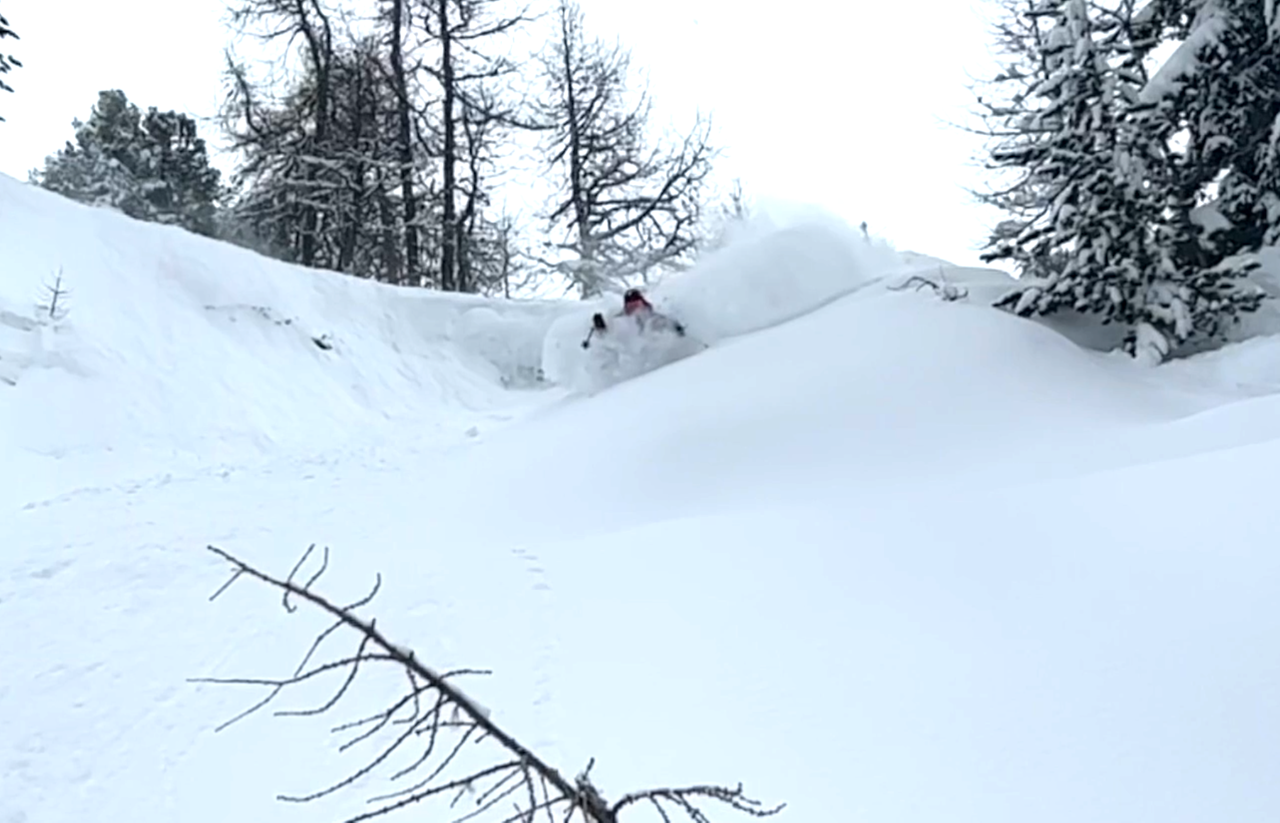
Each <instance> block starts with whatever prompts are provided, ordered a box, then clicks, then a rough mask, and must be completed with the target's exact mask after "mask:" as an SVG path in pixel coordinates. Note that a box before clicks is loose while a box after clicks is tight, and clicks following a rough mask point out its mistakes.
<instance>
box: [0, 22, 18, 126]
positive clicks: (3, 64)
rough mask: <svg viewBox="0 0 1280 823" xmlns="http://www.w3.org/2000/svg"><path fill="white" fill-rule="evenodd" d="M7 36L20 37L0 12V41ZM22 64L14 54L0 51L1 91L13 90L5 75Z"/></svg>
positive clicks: (0, 120)
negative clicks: (5, 79)
mask: <svg viewBox="0 0 1280 823" xmlns="http://www.w3.org/2000/svg"><path fill="white" fill-rule="evenodd" d="M6 37H12V38H13V39H14V40H17V39H18V35H17V32H15V31H14V30H13V29H11V28H10V27H9V21H8V20H6V19H5V18H4V15H3V14H0V42H3V41H4V39H5V38H6ZM21 66H22V63H20V62H19V61H18V60H17V58H15V57H14V56H13V55H11V54H5V53H4V52H0V91H8V92H12V91H13V87H12V86H10V85H9V84H8V83H6V82H5V81H4V75H6V74H8V73H9V72H11V71H13V69H15V68H20V67H21ZM0 122H4V118H3V117H0Z"/></svg>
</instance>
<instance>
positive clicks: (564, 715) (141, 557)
mask: <svg viewBox="0 0 1280 823" xmlns="http://www.w3.org/2000/svg"><path fill="white" fill-rule="evenodd" d="M0 248H4V249H5V253H4V254H3V255H0V375H3V376H4V378H5V379H4V382H0V434H2V435H3V436H2V437H0V466H4V468H5V471H4V472H3V473H0V477H3V480H0V823H19V821H22V823H26V822H27V821H32V822H34V821H42V823H43V821H54V823H63V821H66V822H67V823H70V822H71V821H75V822H76V823H81V821H84V820H87V819H92V820H98V821H117V820H121V821H123V820H128V821H130V823H149V821H153V820H154V821H157V823H159V822H160V821H164V822H165V823H169V821H172V820H174V819H182V820H184V821H192V823H202V821H210V823H213V821H225V820H234V819H266V818H268V817H269V818H270V819H273V820H303V821H321V820H332V819H341V818H340V817H338V816H339V815H342V814H354V813H357V812H359V811H363V810H364V806H363V801H364V800H365V799H366V798H367V797H368V796H370V795H372V794H377V793H379V792H380V791H381V790H383V789H384V787H385V786H384V783H383V782H381V781H380V780H379V779H375V780H373V781H367V782H365V783H363V784H361V785H359V786H357V787H355V788H353V789H352V791H351V792H349V793H345V794H340V795H337V796H335V797H334V798H331V799H330V800H329V801H327V802H324V803H320V804H316V805H303V806H298V805H290V804H281V803H279V802H277V801H276V800H275V799H274V797H275V795H276V794H278V793H280V792H299V791H301V792H305V791H308V790H312V789H316V788H320V787H321V786H323V785H324V784H325V783H326V782H327V780H328V778H332V777H337V776H341V775H342V774H343V773H344V767H345V766H348V765H350V764H349V762H348V757H347V756H343V755H339V754H338V753H337V752H336V743H337V741H336V740H334V739H332V738H331V737H330V736H329V735H328V734H327V731H328V728H329V727H330V726H331V725H332V722H329V721H327V720H325V719H316V718H310V719H308V718H280V719H272V718H270V717H267V716H265V715H264V716H261V717H256V718H253V719H251V720H249V721H246V722H245V723H243V724H241V725H238V726H235V727H232V728H231V729H229V730H227V731H225V732H222V733H219V734H215V733H214V732H213V729H214V727H215V726H217V725H218V724H219V723H220V722H222V721H224V720H226V719H227V718H229V717H230V716H232V715H234V714H235V713H236V712H237V711H239V710H240V709H242V708H244V707H245V706H246V705H248V704H249V703H251V702H252V700H253V696H254V695H252V694H247V693H242V692H238V691H234V690H225V689H218V688H211V687H208V686H196V685H193V684H190V683H188V682H187V679H188V678H191V677H199V676H210V675H213V676H233V675H241V674H243V675H252V676H264V675H265V676H272V675H278V674H281V673H284V672H286V671H288V670H291V669H292V666H293V663H294V661H295V659H296V657H297V655H299V654H300V653H301V652H302V651H304V650H305V647H306V645H307V644H308V642H309V639H310V636H311V633H312V632H313V631H314V630H315V629H316V628H317V626H318V625H319V624H317V623H316V622H315V621H314V620H310V619H309V618H308V617H307V616H306V615H305V613H299V614H297V615H291V616H287V615H285V614H283V613H281V612H280V611H279V600H278V598H275V597H273V596H272V595H271V593H270V592H268V591H266V590H258V589H254V588H253V587H252V586H251V585H249V584H247V583H242V584H237V586H235V587H233V588H232V589H230V590H229V591H228V592H227V594H226V595H225V596H224V597H223V598H221V599H219V600H218V601H217V602H216V603H213V604H210V603H209V602H207V599H208V596H209V594H211V593H212V592H213V591H214V590H215V589H216V588H217V587H218V586H219V585H220V584H221V583H222V582H223V580H224V579H225V574H224V569H223V568H222V567H221V566H220V565H219V564H218V563H217V562H216V561H215V559H214V558H212V557H210V556H209V555H208V553H207V552H205V551H204V546H205V545H206V544H208V543H215V544H218V545H220V546H222V547H223V548H226V549H228V550H230V551H233V552H235V553H236V554H238V555H241V556H243V557H245V558H246V559H248V560H251V561H253V562H255V563H257V564H260V565H262V566H263V567H264V568H267V569H268V570H270V571H273V572H277V573H285V572H287V571H288V569H289V568H290V567H291V566H292V565H293V563H294V562H295V561H296V559H297V557H298V556H299V554H300V553H301V551H302V550H303V549H304V548H305V547H306V546H307V545H309V544H310V543H312V542H317V543H322V544H326V545H328V546H330V547H331V548H332V549H333V558H332V565H333V568H332V570H331V572H330V576H329V577H328V578H326V580H327V585H328V586H329V587H330V588H329V590H328V591H329V593H330V594H332V595H333V596H334V597H335V598H336V599H339V600H347V599H350V598H353V597H357V596H359V595H360V594H362V593H363V592H364V591H365V589H366V587H367V585H368V583H369V582H370V581H371V579H372V577H373V575H374V574H375V572H381V573H383V575H384V576H385V581H386V582H385V586H384V590H383V592H382V594H381V595H380V597H379V600H378V601H377V602H376V608H375V613H376V614H377V615H378V617H379V626H380V627H382V628H383V629H384V631H386V632H387V633H388V634H390V635H391V636H393V637H395V638H396V639H398V640H399V641H400V642H403V643H406V644H409V645H411V646H413V647H414V648H416V649H417V651H418V652H419V654H420V655H422V656H423V657H424V658H425V659H428V660H430V661H432V662H433V663H435V665H437V666H439V667H442V668H447V667H450V666H454V665H466V666H482V667H488V668H492V669H494V671H495V674H494V675H493V676H492V677H490V678H488V679H486V680H483V681H479V682H477V684H476V685H474V686H473V687H472V691H473V693H474V695H475V696H476V697H477V698H478V699H479V700H480V701H481V702H483V703H484V704H485V705H487V706H489V707H490V708H491V709H492V710H493V713H494V717H495V718H496V719H497V720H499V722H501V723H503V724H504V725H506V726H508V727H509V728H510V729H511V730H513V731H514V732H516V733H517V734H518V735H520V736H521V737H522V738H524V739H526V740H527V741H528V742H529V743H530V745H532V746H534V747H535V748H537V749H538V751H539V752H541V753H543V754H544V755H545V756H546V757H547V758H548V759H550V760H552V761H553V762H556V763H557V764H559V765H560V767H561V768H562V769H564V770H565V771H566V772H574V771H576V770H577V769H579V768H581V767H582V766H583V765H584V764H585V763H586V761H587V759H588V758H589V757H592V756H594V757H596V758H597V760H598V764H597V766H596V769H595V771H594V772H593V774H594V775H595V776H596V778H597V782H598V784H599V785H600V786H601V788H602V789H603V790H604V791H606V792H607V793H608V794H610V795H614V796H616V795H617V794H619V793H621V792H623V791H627V790H631V789H635V788H640V787H644V786H647V785H651V784H671V783H677V784H686V783H691V782H702V781H719V782H727V783H735V782H737V781H738V780H743V781H746V782H747V784H748V788H749V789H750V790H752V792H753V793H754V794H757V795H760V796H763V797H764V798H765V799H768V800H786V801H787V802H788V803H789V807H788V810H787V811H786V812H784V819H788V820H795V821H800V820H803V821H806V822H807V823H808V822H809V821H832V822H833V823H835V821H840V822H841V823H843V822H844V821H847V820H849V819H851V818H852V819H857V820H861V821H868V822H869V823H934V822H935V821H937V823H942V822H943V821H946V822H947V823H957V821H959V822H960V823H966V822H967V821H973V822H974V823H977V822H978V821H981V823H1014V821H1017V823H1028V821H1034V823H1059V821H1061V822H1062V823H1066V821H1071V823H1078V821H1081V820H1088V821H1091V823H1138V821H1142V823H1146V821H1151V820H1160V821H1162V823H1182V822H1183V821H1185V822H1186V823H1191V821H1196V822H1197V823H1199V822H1200V821H1209V820H1215V821H1216V820H1231V821H1233V822H1236V823H1253V821H1258V822H1259V823H1261V821H1267V822H1268V823H1270V822H1271V821H1274V820H1276V819H1278V818H1280V782H1278V781H1276V780H1275V779H1274V775H1275V774H1276V773H1278V772H1280V738H1278V737H1277V735H1276V734H1275V731H1276V730H1277V729H1280V701H1277V699H1276V695H1277V694H1280V652H1277V651H1276V643H1275V638H1276V637H1277V635H1278V634H1280V601H1277V599H1276V597H1275V592H1276V590H1277V587H1278V586H1280V552H1277V551H1276V545H1277V542H1278V540H1277V538H1280V507H1276V506H1275V505H1274V501H1273V498H1274V489H1275V488H1276V481H1277V479H1280V477H1278V475H1280V469H1278V468H1277V466H1280V394H1278V393H1277V392H1278V391H1280V345H1277V342H1276V341H1275V340H1274V339H1256V340H1252V341H1249V342H1248V343H1245V344H1241V345H1236V346H1231V347H1228V348H1227V349H1224V350H1222V351H1219V352H1215V353H1213V354H1211V355H1205V356H1202V357H1200V358H1195V359H1192V360H1190V361H1186V362H1182V363H1176V364H1171V365H1170V366H1165V367H1161V368H1159V369H1154V370H1152V369H1143V368H1139V367H1137V366H1134V365H1133V364H1131V363H1128V362H1126V361H1124V360H1123V359H1120V358H1115V357H1109V356H1104V355H1100V354H1096V353H1091V352H1086V351H1083V350H1081V349H1080V348H1079V347H1077V346H1076V345H1075V344H1074V343H1072V342H1070V341H1069V340H1068V339H1067V338H1066V337H1063V336H1062V335H1060V334H1059V333H1058V332H1056V331H1053V330H1051V329H1048V328H1046V327H1044V326H1042V325H1038V324H1035V323H1032V322H1028V321H1025V320H1021V319H1017V318H1013V317H1010V316H1007V315H1005V314H1001V313H999V312H995V311H993V310H990V309H988V308H986V301H985V298H983V295H985V294H986V292H987V291H990V290H992V289H994V288H997V287H998V285H999V283H1000V282H1001V281H1000V280H999V278H1000V277H1002V276H1001V275H997V274H993V273H991V272H981V271H967V270H959V269H951V268H948V267H945V265H942V264H940V263H939V261H936V260H932V259H929V258H924V257H920V256H913V257H908V256H899V255H895V254H894V253H892V251H891V250H889V249H887V248H885V247H882V246H880V245H877V244H868V243H866V242H865V241H864V240H863V239H862V238H861V237H860V235H859V234H858V233H857V232H856V231H851V230H849V229H848V228H847V227H844V226H841V225H838V224H834V223H832V222H830V221H828V220H826V219H825V218H819V217H814V216H805V217H804V218H803V219H797V220H792V221H791V222H790V223H787V224H786V225H768V224H758V225H754V226H751V227H748V228H746V229H744V231H743V235H742V236H741V237H737V238H735V239H734V241H733V242H732V244H731V245H730V246H729V247H728V248H726V249H724V250H723V251H722V252H720V253H718V254H717V255H715V256H713V257H711V258H710V259H708V260H707V261H706V263H705V264H704V265H702V266H700V267H699V268H697V269H695V270H693V271H691V272H689V273H687V274H685V275H683V276H682V277H680V278H678V279H673V280H672V281H670V282H669V283H665V284H663V285H662V286H660V287H658V288H657V289H656V290H655V299H656V301H657V302H658V303H659V305H660V307H664V308H667V309H669V310H671V311H673V312H677V313H679V314H680V316H681V317H682V318H684V319H685V320H686V321H687V322H688V323H689V325H690V327H691V328H693V329H695V330H697V331H698V332H699V333H700V334H702V335H703V336H705V337H706V338H708V339H709V340H711V341H712V342H713V343H714V344H715V345H713V347H712V348H711V349H710V350H708V351H706V352H705V353H703V354H700V355H697V356H695V357H692V358H689V359H686V360H682V361H680V362H677V363H674V364H672V365H670V366H667V367H664V368H662V369H660V370H658V371H655V372H652V373H650V374H647V375H644V376H642V377H640V378H637V379H635V380H632V381H629V382H625V383H622V384H619V385H616V386H613V387H611V388H608V389H606V390H604V391H601V392H598V393H596V394H593V395H590V396H581V395H576V394H573V393H570V392H567V391H565V389H564V388H563V387H560V386H556V385H552V383H549V382H547V381H542V382H539V381H538V380H536V379H535V377H536V375H537V373H538V370H539V369H541V370H542V372H543V374H544V375H545V376H546V377H548V379H549V380H550V381H552V382H554V381H556V380H558V379H563V378H564V376H565V375H566V374H569V373H571V372H572V371H573V369H574V368H575V364H574V358H575V357H580V356H581V353H580V352H581V350H580V349H579V348H578V347H577V345H576V341H577V340H578V339H580V338H579V335H580V334H581V332H582V329H583V327H584V321H585V318H586V317H587V316H589V314H590V312H591V311H592V310H594V309H595V308H596V307H595V306H588V305H583V304H579V303H569V302H556V301H549V302H543V303H533V304H527V303H520V302H495V301H484V300H479V299H467V298H457V297H448V296H442V295H437V294H427V293H418V292H411V291H404V290H397V289H390V288H384V287H379V286H376V285H374V284H370V283H364V282H357V281H353V280H349V279H344V278H342V277H339V276H336V275H329V274H322V273H315V272H309V271H304V270H301V269H296V268H291V267H287V266H282V265H280V264H278V263H273V262H270V261H265V260H262V259H260V258H258V257H255V256H253V255H251V254H248V253H246V252H242V251H239V250H235V249H230V248H227V247H224V246H221V245H219V244H217V243H213V242H209V241H204V240H200V239H197V238H192V237H190V236H187V235H185V234H182V233H180V232H178V231H174V230H167V229H163V228H158V227H155V226H145V225H140V224H137V223H133V222H131V221H128V220H126V219H124V218H121V217H118V216H115V215H110V214H106V213H102V212H97V211H91V210H87V209H83V208H80V207H77V206H74V205H72V204H69V203H66V202H65V201H62V200H59V199H57V198H54V197H52V196H49V195H47V194H45V193H42V192H39V191H35V190H32V189H29V188H27V187H25V186H21V185H19V184H17V183H14V182H12V181H10V180H7V179H3V178H0ZM59 267H61V269H62V271H63V273H64V276H65V280H66V283H67V285H68V286H69V287H70V288H71V289H72V293H71V295H70V298H69V301H68V302H67V304H66V305H67V307H68V308H69V312H68V313H67V315H66V317H65V318H64V319H62V320H60V321H57V322H53V321H50V320H47V319H45V318H42V317H41V316H40V313H39V311H38V310H37V309H36V304H37V303H38V302H40V300H41V297H40V292H41V284H42V282H45V281H48V280H50V279H51V277H52V275H53V273H54V272H55V271H56V270H57V269H58V268H59ZM913 272H915V273H925V274H928V275H929V276H931V277H937V276H939V275H942V276H944V277H945V278H946V280H947V281H948V282H951V283H955V284H960V285H962V286H964V287H967V288H968V289H969V290H970V292H971V299H969V300H957V301H950V302H949V301H943V300H941V299H939V298H938V296H936V295H935V294H934V293H933V292H931V291H930V290H929V289H922V290H919V291H917V290H914V289H905V290H896V289H895V288H894V287H896V286H899V285H901V284H903V282H904V281H905V279H906V277H907V276H909V275H910V274H911V273H913ZM321 344H323V345H321ZM350 711H351V712H352V715H353V716H354V715H357V714H359V706H358V705H356V706H352V707H351V708H350ZM715 819H716V820H720V819H725V820H728V819H729V817H728V816H724V817H723V818H722V817H716V818H715Z"/></svg>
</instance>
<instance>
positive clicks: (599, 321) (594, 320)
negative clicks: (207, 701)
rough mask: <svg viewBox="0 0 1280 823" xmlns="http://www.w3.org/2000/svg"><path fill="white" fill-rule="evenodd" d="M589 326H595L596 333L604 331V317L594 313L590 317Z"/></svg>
mask: <svg viewBox="0 0 1280 823" xmlns="http://www.w3.org/2000/svg"><path fill="white" fill-rule="evenodd" d="M591 325H593V326H595V328H596V331H604V329H605V326H604V315H603V314H601V313H600V312H596V313H595V314H593V315H592V316H591Z"/></svg>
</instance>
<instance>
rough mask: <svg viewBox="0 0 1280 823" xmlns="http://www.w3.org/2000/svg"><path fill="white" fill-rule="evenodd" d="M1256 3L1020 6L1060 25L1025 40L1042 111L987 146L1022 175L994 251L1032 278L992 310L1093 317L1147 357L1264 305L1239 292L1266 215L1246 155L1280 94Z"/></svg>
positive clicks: (1068, 0) (1055, 1)
mask: <svg viewBox="0 0 1280 823" xmlns="http://www.w3.org/2000/svg"><path fill="white" fill-rule="evenodd" d="M1231 6H1235V7H1236V8H1235V10H1234V11H1233V10H1232V9H1231V8H1229V7H1231ZM1249 6H1250V2H1249V0H1221V2H1219V0H1155V2H1152V3H1150V4H1149V5H1147V6H1146V7H1145V8H1144V9H1143V11H1142V13H1141V14H1135V13H1134V4H1133V2H1132V0H1124V2H1118V3H1114V4H1111V5H1103V4H1100V3H1087V2H1086V0H1046V2H1032V3H1031V4H1030V5H1029V6H1028V10H1027V11H1026V12H1025V13H1026V14H1027V15H1028V16H1029V17H1030V18H1031V19H1032V20H1033V22H1032V23H1031V24H1029V25H1028V26H1027V27H1026V28H1025V29H1024V30H1030V29H1033V28H1034V25H1035V22H1034V21H1035V20H1038V19H1047V20H1051V21H1052V22H1053V26H1052V28H1051V30H1050V31H1048V32H1047V33H1046V35H1045V36H1044V38H1043V39H1039V40H1035V41H1031V40H1028V41H1024V42H1025V43H1032V46H1031V47H1029V48H1027V49H1025V50H1024V52H1023V56H1024V57H1025V56H1029V55H1030V54H1032V53H1033V52H1034V53H1035V54H1036V55H1038V57H1039V58H1040V63H1039V69H1040V71H1041V72H1042V75H1043V77H1042V80H1041V81H1040V82H1038V83H1036V84H1034V86H1032V88H1034V97H1035V98H1036V99H1037V100H1038V101H1039V102H1038V105H1032V106H1028V105H1026V99H1025V98H1024V100H1022V101H1020V103H1021V105H1022V107H1023V109H1022V110H1011V111H1010V112H1009V117H1008V119H1007V121H1006V122H1007V125H1008V126H1009V134H1008V135H1007V136H1006V137H1005V138H1004V139H1003V140H1001V141H1000V142H999V143H998V144H997V145H996V146H995V147H994V148H993V150H992V159H993V161H994V162H993V165H995V166H996V167H998V168H1000V167H1003V168H1012V169H1015V170H1017V171H1018V172H1019V175H1020V176H1018V178H1017V180H1016V183H1015V185H1014V186H1011V187H1009V188H1008V189H1006V190H1005V192H1004V193H1003V197H1004V200H1003V201H1001V200H1000V199H999V198H992V200H991V201H989V202H996V203H997V204H999V205H1002V206H1004V207H1005V208H1006V210H1008V211H1010V212H1011V214H1012V215H1013V216H1014V219H1013V220H1011V221H1009V222H1008V223H1006V224H1004V225H1003V226H1001V227H1000V228H999V229H998V230H997V232H996V233H995V235H994V236H993V238H992V242H991V244H990V247H989V249H990V250H989V252H988V254H987V259H1007V260H1010V261H1012V262H1014V263H1015V264H1016V265H1017V266H1018V268H1019V270H1020V272H1021V274H1022V275H1023V276H1024V277H1025V278H1026V279H1027V283H1026V285H1022V286H1020V287H1019V288H1017V289H1015V290H1013V291H1012V292H1011V293H1010V294H1008V295H1006V296H1005V297H1004V298H1003V299H1002V300H1000V301H999V302H998V303H997V305H1000V306H1003V307H1006V308H1010V309H1012V310H1014V311H1015V312H1017V313H1019V314H1024V315H1035V314H1049V313H1053V312H1057V311H1061V310H1072V311H1077V312H1083V313H1086V314H1092V315H1098V316H1101V318H1102V319H1103V322H1104V323H1112V322H1114V323H1118V324H1120V325H1121V326H1122V327H1123V328H1124V329H1125V330H1126V336H1125V339H1124V344H1123V347H1124V349H1125V351H1127V352H1129V353H1130V354H1133V355H1135V356H1139V357H1142V358H1144V359H1150V360H1159V359H1162V358H1164V357H1167V356H1169V355H1170V354H1172V353H1173V352H1174V351H1175V350H1178V349H1184V348H1186V347H1189V346H1194V345H1198V344H1199V343H1201V342H1203V341H1205V340H1208V339H1211V338H1213V337H1215V336H1216V335H1219V334H1220V333H1221V332H1222V331H1223V330H1224V329H1225V327H1226V326H1227V325H1228V324H1229V323H1230V322H1231V321H1233V320H1234V319H1235V318H1238V317H1239V315H1240V314H1241V313H1244V312H1247V311H1252V310H1253V309H1256V308H1257V306H1258V304H1259V302H1260V300H1261V296H1260V292H1259V291H1258V290H1256V289H1253V288H1251V287H1249V286H1248V285H1247V284H1246V283H1244V282H1242V278H1244V277H1245V275H1247V274H1248V272H1249V271H1250V270H1251V269H1252V268H1254V267H1255V266H1256V261H1254V260H1253V258H1252V256H1251V255H1250V254H1249V252H1250V250H1251V249H1256V247H1257V244H1258V243H1259V242H1260V241H1261V239H1262V232H1261V230H1260V227H1261V225H1262V224H1263V222H1264V221H1265V214H1266V209H1265V207H1264V206H1265V202H1266V196H1265V191H1264V189H1265V184H1264V182H1263V181H1262V180H1261V175H1260V173H1259V171H1260V169H1261V168H1262V167H1263V166H1264V165H1265V164H1262V163H1259V162H1258V161H1257V160H1256V159H1252V158H1254V157H1255V155H1256V151H1255V149H1256V146H1257V142H1258V140H1259V138H1260V135H1261V134H1262V132H1263V131H1264V129H1263V128H1262V126H1263V124H1264V123H1269V122H1271V120H1273V119H1274V116H1275V111H1276V110H1275V104H1274V101H1273V100H1272V99H1271V98H1272V97H1273V96H1274V93H1273V92H1271V91H1270V89H1274V88H1275V87H1276V86H1275V83H1274V81H1273V78H1274V75H1273V71H1274V68H1273V67H1272V66H1271V65H1269V64H1268V61H1266V60H1259V59H1258V55H1259V54H1260V53H1265V52H1266V49H1264V48H1261V47H1262V46H1263V43H1262V39H1263V37H1264V36H1265V28H1264V27H1262V26H1259V25H1258V22H1259V21H1260V20H1261V13H1260V11H1259V10H1256V9H1255V10H1254V12H1256V13H1252V17H1253V18H1256V19H1253V20H1250V14H1251V12H1249V10H1248V7H1249ZM1037 31H1038V29H1037ZM1169 37H1183V38H1185V42H1184V44H1183V45H1182V46H1181V47H1180V48H1179V50H1178V51H1177V52H1175V54H1174V55H1173V57H1171V58H1170V60H1169V61H1168V62H1167V63H1166V64H1165V65H1164V66H1163V67H1162V68H1161V70H1160V71H1159V72H1157V73H1156V75H1154V76H1152V77H1150V78H1148V77H1147V76H1146V73H1145V71H1144V70H1143V61H1144V59H1146V58H1147V57H1148V56H1149V55H1150V53H1151V51H1152V50H1153V49H1154V48H1155V46H1156V45H1158V44H1159V43H1161V42H1164V41H1166V40H1167V38H1169ZM1260 49H1261V51H1260ZM1033 65H1035V64H1034V63H1033ZM1267 83H1270V86H1269V87H1267ZM1219 183H1220V184H1221V185H1218V184H1219ZM1215 188H1216V189H1217V191H1216V194H1217V200H1216V202H1214V203H1213V204H1211V205H1206V203H1205V200H1206V198H1208V197H1209V196H1210V194H1211V193H1212V191H1213V190H1214V189H1215ZM1028 215H1029V216H1028Z"/></svg>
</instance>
